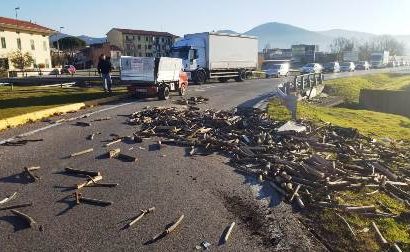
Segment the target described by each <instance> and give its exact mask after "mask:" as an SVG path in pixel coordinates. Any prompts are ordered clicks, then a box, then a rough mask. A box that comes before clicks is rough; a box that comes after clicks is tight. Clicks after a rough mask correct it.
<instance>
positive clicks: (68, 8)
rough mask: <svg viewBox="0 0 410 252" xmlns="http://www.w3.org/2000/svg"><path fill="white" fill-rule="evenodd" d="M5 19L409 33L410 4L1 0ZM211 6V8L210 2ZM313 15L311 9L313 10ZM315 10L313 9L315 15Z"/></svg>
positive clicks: (99, 27) (392, 0)
mask: <svg viewBox="0 0 410 252" xmlns="http://www.w3.org/2000/svg"><path fill="white" fill-rule="evenodd" d="M0 2H1V3H0V16H5V17H14V8H15V7H16V6H19V7H20V8H21V9H20V11H19V18H21V19H25V20H32V21H33V22H36V23H38V24H41V25H44V26H47V27H50V28H53V29H58V27H60V26H64V27H65V29H64V30H63V32H64V33H68V34H71V35H82V34H85V35H90V36H104V35H105V33H106V32H108V31H109V30H110V29H111V28H112V27H120V28H132V29H146V30H158V31H168V32H171V33H174V34H176V35H183V34H185V33H192V32H202V31H212V30H220V29H232V30H235V31H238V32H245V31H247V30H249V29H251V28H253V27H255V26H257V25H259V24H262V23H266V22H282V23H288V24H292V25H295V26H299V27H302V28H306V29H309V30H327V29H335V28H342V29H348V30H356V31H363V32H370V33H376V34H410V0H336V1H334V0H281V1H277V0H253V1H250V0H206V1H195V0H192V1H188V0H184V1H183V0H144V1H143V0H116V1H112V0H82V1H79V0H0ZM205 3H207V4H205ZM310 9H311V10H312V11H309V10H310ZM313 10H314V11H313Z"/></svg>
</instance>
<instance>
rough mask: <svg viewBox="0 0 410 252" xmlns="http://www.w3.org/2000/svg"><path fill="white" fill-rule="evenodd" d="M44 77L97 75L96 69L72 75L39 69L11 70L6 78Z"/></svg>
mask: <svg viewBox="0 0 410 252" xmlns="http://www.w3.org/2000/svg"><path fill="white" fill-rule="evenodd" d="M111 75H112V76H119V75H120V71H119V70H113V71H112V72H111ZM45 76H53V77H67V76H71V77H98V76H99V73H98V70H97V69H96V68H92V69H84V70H77V71H76V72H75V73H73V74H68V73H63V74H62V73H61V70H60V69H57V68H56V69H53V70H41V69H30V70H11V71H8V78H25V77H45Z"/></svg>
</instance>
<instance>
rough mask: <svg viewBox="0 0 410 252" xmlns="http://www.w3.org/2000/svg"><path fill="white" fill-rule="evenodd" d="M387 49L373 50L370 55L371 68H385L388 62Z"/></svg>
mask: <svg viewBox="0 0 410 252" xmlns="http://www.w3.org/2000/svg"><path fill="white" fill-rule="evenodd" d="M389 56H390V55H389V51H384V52H374V53H372V54H371V55H370V65H371V66H372V68H385V67H387V64H389Z"/></svg>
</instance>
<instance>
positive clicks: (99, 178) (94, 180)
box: [75, 175, 103, 189]
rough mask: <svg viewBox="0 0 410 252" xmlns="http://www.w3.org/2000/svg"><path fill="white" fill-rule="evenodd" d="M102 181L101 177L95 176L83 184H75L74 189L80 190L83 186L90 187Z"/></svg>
mask: <svg viewBox="0 0 410 252" xmlns="http://www.w3.org/2000/svg"><path fill="white" fill-rule="evenodd" d="M102 179H103V177H102V176H101V175H99V176H95V177H93V178H91V179H88V180H87V181H85V182H83V183H80V184H77V185H76V186H75V187H76V188H77V189H81V188H83V187H85V186H89V185H92V184H94V183H95V182H96V181H100V180H102Z"/></svg>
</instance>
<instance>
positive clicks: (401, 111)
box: [360, 89, 410, 117]
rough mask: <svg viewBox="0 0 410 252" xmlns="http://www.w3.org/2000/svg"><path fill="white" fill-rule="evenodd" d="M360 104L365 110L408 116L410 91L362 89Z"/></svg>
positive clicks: (409, 113)
mask: <svg viewBox="0 0 410 252" xmlns="http://www.w3.org/2000/svg"><path fill="white" fill-rule="evenodd" d="M360 105H361V107H363V108H364V109H367V110H372V111H377V112H384V113H390V114H397V115H402V116H407V117H410V92H409V91H391V90H369V89H363V90H361V91H360Z"/></svg>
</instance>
